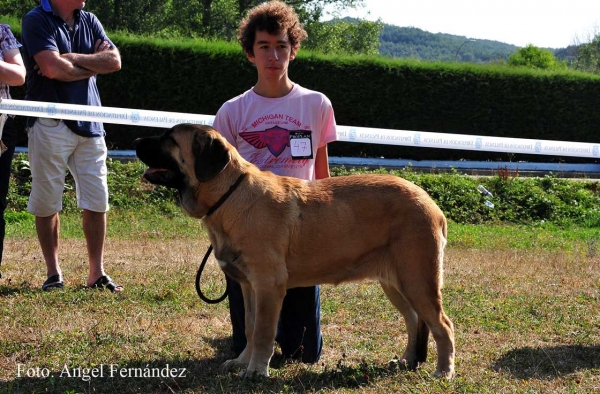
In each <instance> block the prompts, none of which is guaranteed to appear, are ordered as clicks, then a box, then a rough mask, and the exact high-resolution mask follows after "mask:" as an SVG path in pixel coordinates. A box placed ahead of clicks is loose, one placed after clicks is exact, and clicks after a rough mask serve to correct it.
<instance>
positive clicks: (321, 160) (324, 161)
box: [315, 145, 330, 179]
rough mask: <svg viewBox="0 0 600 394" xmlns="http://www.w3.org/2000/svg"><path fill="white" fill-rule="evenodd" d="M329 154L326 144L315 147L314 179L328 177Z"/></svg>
mask: <svg viewBox="0 0 600 394" xmlns="http://www.w3.org/2000/svg"><path fill="white" fill-rule="evenodd" d="M329 176H330V174H329V155H328V153H327V145H325V146H322V147H320V148H319V149H317V155H316V156H315V177H316V179H324V178H329Z"/></svg>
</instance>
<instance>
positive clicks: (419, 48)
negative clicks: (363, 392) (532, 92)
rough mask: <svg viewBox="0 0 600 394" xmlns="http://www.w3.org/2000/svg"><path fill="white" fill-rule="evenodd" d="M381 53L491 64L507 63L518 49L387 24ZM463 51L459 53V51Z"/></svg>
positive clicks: (380, 49) (391, 55) (485, 41)
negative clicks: (496, 62)
mask: <svg viewBox="0 0 600 394" xmlns="http://www.w3.org/2000/svg"><path fill="white" fill-rule="evenodd" d="M379 43H380V46H379V53H380V54H381V55H383V56H389V57H397V58H415V59H421V60H428V61H432V60H441V61H454V60H457V61H463V62H471V63H490V62H495V61H498V60H507V59H508V57H509V56H510V55H511V54H512V53H514V52H516V51H517V50H518V49H519V47H517V46H515V45H510V44H505V43H502V42H499V41H492V40H474V41H471V39H470V38H468V37H464V36H454V35H451V34H444V33H435V34H434V33H429V32H427V31H424V30H421V29H418V28H416V27H398V26H394V25H388V24H384V27H383V31H382V32H381V35H380V36H379ZM459 49H460V50H459Z"/></svg>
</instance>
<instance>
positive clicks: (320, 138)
mask: <svg viewBox="0 0 600 394" xmlns="http://www.w3.org/2000/svg"><path fill="white" fill-rule="evenodd" d="M213 127H214V128H215V129H216V130H217V131H219V132H220V133H221V135H223V137H225V138H226V139H227V141H229V143H230V144H231V145H233V146H234V147H236V148H237V150H238V152H239V153H240V155H241V156H242V157H243V158H244V159H246V160H248V161H249V162H251V163H253V164H255V165H256V166H257V167H258V168H260V169H261V170H268V171H271V172H273V173H274V174H277V175H285V176H292V177H295V178H300V179H306V180H313V179H315V157H316V154H317V149H319V148H321V147H324V146H325V145H327V144H328V143H329V142H332V141H335V140H336V138H337V134H336V129H335V127H336V125H335V116H334V114H333V108H332V107H331V102H330V101H329V99H328V98H327V97H326V96H325V95H324V94H322V93H319V92H315V91H313V90H309V89H305V88H303V87H301V86H300V85H298V84H294V87H293V88H292V90H291V92H290V93H288V94H287V95H286V96H284V97H279V98H267V97H262V96H259V95H258V94H256V93H255V92H254V90H252V89H250V90H248V91H246V92H245V93H243V94H241V95H239V96H237V97H235V98H233V99H231V100H229V101H227V102H226V103H225V104H223V106H221V108H220V109H219V111H218V112H217V116H216V117H215V120H214V123H213Z"/></svg>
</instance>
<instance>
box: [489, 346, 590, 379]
mask: <svg viewBox="0 0 600 394" xmlns="http://www.w3.org/2000/svg"><path fill="white" fill-rule="evenodd" d="M492 369H493V370H494V371H496V372H504V373H506V374H510V375H512V376H513V377H514V378H515V379H531V378H536V379H545V380H550V379H554V378H557V377H559V376H561V375H567V374H571V373H573V372H577V371H583V370H588V369H600V346H580V345H564V346H553V347H537V348H533V347H525V348H520V349H514V350H511V351H509V352H508V353H506V354H505V355H503V356H502V357H500V359H498V360H497V361H496V362H495V363H494V364H493V365H492Z"/></svg>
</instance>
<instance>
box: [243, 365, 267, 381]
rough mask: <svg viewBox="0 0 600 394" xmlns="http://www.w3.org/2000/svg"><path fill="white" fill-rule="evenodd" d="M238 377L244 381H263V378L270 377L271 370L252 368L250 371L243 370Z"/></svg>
mask: <svg viewBox="0 0 600 394" xmlns="http://www.w3.org/2000/svg"><path fill="white" fill-rule="evenodd" d="M238 375H239V376H240V377H242V378H244V379H252V380H254V379H261V378H263V377H265V378H268V377H269V369H268V368H264V369H254V370H251V369H250V368H248V369H244V370H241V371H240V373H239V374H238Z"/></svg>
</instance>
